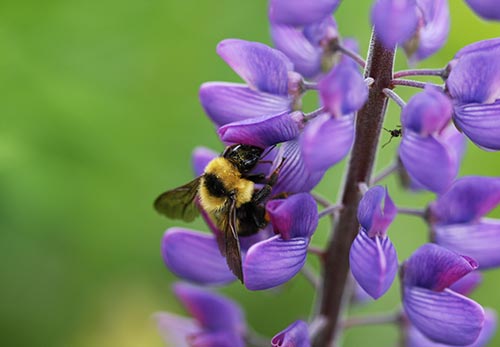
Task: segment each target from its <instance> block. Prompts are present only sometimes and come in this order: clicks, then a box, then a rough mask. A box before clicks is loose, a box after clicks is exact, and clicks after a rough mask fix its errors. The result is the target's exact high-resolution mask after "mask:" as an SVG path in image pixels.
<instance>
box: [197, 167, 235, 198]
mask: <svg viewBox="0 0 500 347" xmlns="http://www.w3.org/2000/svg"><path fill="white" fill-rule="evenodd" d="M203 185H204V186H205V188H206V189H207V190H208V192H209V193H210V195H212V196H215V197H217V198H222V197H225V196H229V192H228V191H227V190H226V187H224V183H222V181H221V180H220V179H219V178H218V177H217V176H216V175H214V174H212V173H205V174H204V175H203Z"/></svg>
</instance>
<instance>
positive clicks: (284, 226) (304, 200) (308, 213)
mask: <svg viewBox="0 0 500 347" xmlns="http://www.w3.org/2000/svg"><path fill="white" fill-rule="evenodd" d="M266 211H267V213H268V214H269V218H270V219H271V223H272V225H273V228H274V231H275V232H276V233H279V234H281V237H282V238H283V239H284V240H290V239H293V238H296V237H305V238H309V237H311V235H312V234H313V233H314V231H315V230H316V227H317V226H318V207H317V205H316V201H314V198H313V197H312V196H311V194H309V193H299V194H295V195H292V196H290V197H288V198H286V199H275V200H270V201H269V202H268V203H267V204H266Z"/></svg>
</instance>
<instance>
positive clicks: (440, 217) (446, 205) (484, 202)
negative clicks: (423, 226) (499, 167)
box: [429, 176, 500, 224]
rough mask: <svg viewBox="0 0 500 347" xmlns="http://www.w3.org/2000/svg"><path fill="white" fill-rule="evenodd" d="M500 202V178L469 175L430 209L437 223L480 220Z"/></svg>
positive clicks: (454, 184)
mask: <svg viewBox="0 0 500 347" xmlns="http://www.w3.org/2000/svg"><path fill="white" fill-rule="evenodd" d="M499 203H500V178H497V177H480V176H466V177H463V178H460V179H458V180H456V181H455V182H454V183H453V184H452V185H451V187H450V188H449V189H448V190H447V191H446V193H444V194H442V195H441V196H440V197H439V198H438V199H437V200H436V201H435V202H433V203H432V204H431V205H430V206H429V210H430V213H431V221H432V222H433V223H435V224H459V223H468V222H473V221H477V220H478V219H479V218H480V217H482V216H484V215H485V214H487V213H488V212H489V211H491V210H492V209H493V208H495V207H496V206H497V205H498V204H499Z"/></svg>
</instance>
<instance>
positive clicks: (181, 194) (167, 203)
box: [154, 176, 201, 222]
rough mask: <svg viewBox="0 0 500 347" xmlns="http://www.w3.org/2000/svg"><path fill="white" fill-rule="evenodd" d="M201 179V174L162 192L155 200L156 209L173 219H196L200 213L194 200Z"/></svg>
mask: <svg viewBox="0 0 500 347" xmlns="http://www.w3.org/2000/svg"><path fill="white" fill-rule="evenodd" d="M200 180H201V176H200V177H197V178H195V179H194V180H192V181H191V182H189V183H187V184H185V185H183V186H180V187H177V188H175V189H172V190H169V191H166V192H165V193H163V194H161V195H160V196H159V197H157V198H156V200H155V202H154V207H155V209H156V211H158V213H161V214H163V215H165V216H167V217H168V218H172V219H182V220H184V221H186V222H190V221H192V220H194V219H195V217H197V216H198V214H199V213H200V211H199V210H198V208H197V207H196V204H195V201H194V200H195V198H196V195H197V194H198V187H199V186H200Z"/></svg>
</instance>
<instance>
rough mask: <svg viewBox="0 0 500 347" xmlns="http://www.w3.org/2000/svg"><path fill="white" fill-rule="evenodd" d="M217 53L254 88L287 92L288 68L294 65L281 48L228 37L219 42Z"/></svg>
mask: <svg viewBox="0 0 500 347" xmlns="http://www.w3.org/2000/svg"><path fill="white" fill-rule="evenodd" d="M217 53H218V54H219V55H220V56H221V57H222V59H224V61H225V62H226V63H227V64H228V65H229V66H231V68H232V69H233V70H234V71H235V72H236V73H237V74H238V75H239V76H240V77H241V78H243V80H245V82H247V83H248V84H249V85H250V86H251V87H253V88H255V89H257V90H259V91H261V92H266V93H271V94H276V95H284V96H286V95H288V71H292V70H293V64H292V63H291V62H290V60H289V59H288V58H287V56H286V55H284V54H283V53H281V52H280V51H278V50H276V49H273V48H271V47H269V46H266V45H265V44H263V43H259V42H250V41H244V40H237V39H227V40H223V41H221V42H220V43H219V44H218V45H217Z"/></svg>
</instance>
